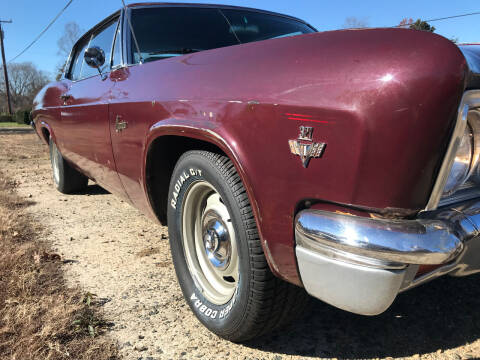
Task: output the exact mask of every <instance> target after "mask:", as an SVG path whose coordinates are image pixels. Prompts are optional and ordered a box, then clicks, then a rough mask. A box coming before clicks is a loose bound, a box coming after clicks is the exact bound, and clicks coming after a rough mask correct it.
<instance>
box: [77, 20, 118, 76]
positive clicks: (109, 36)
mask: <svg viewBox="0 0 480 360" xmlns="http://www.w3.org/2000/svg"><path fill="white" fill-rule="evenodd" d="M117 22H118V19H116V20H114V21H113V22H110V23H108V24H107V25H106V26H104V27H103V28H101V29H100V30H98V31H96V32H95V33H93V35H91V36H88V37H86V38H84V40H82V41H81V42H79V43H78V44H77V47H76V49H77V50H76V51H75V55H74V57H73V61H72V67H71V69H70V76H69V78H70V80H81V79H85V78H87V77H91V76H95V75H98V70H97V69H95V68H92V67H90V66H88V65H87V64H86V63H85V60H84V57H83V54H84V53H85V50H86V49H87V48H89V47H92V46H98V47H100V48H101V49H102V50H103V51H104V53H105V64H104V65H103V67H102V72H104V71H109V70H110V59H111V53H112V46H113V38H114V34H115V31H116V30H117Z"/></svg>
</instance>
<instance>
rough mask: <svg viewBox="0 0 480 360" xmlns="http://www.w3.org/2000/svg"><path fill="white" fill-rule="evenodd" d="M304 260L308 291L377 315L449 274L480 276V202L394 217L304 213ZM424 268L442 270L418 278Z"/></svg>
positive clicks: (299, 226)
mask: <svg viewBox="0 0 480 360" xmlns="http://www.w3.org/2000/svg"><path fill="white" fill-rule="evenodd" d="M295 238H296V255H297V262H298V267H299V270H300V276H301V278H302V282H303V284H304V286H305V289H306V290H307V292H308V293H309V294H310V295H312V296H314V297H316V298H319V299H321V300H323V301H325V302H327V303H329V304H331V305H334V306H336V307H339V308H341V309H344V310H347V311H350V312H354V313H358V314H363V315H376V314H380V313H382V312H383V311H385V310H386V309H387V308H388V307H389V306H390V305H391V304H392V302H393V300H394V299H395V297H396V296H397V294H398V293H399V292H401V291H404V290H407V289H410V288H412V287H414V286H417V285H419V284H421V283H424V282H426V281H428V280H431V279H433V278H435V277H438V276H441V275H444V274H446V273H449V274H451V275H455V276H465V275H470V274H473V273H476V272H480V202H467V203H464V204H461V205H459V206H456V207H453V208H449V209H443V210H437V211H434V212H428V213H422V215H421V216H420V217H419V218H417V219H415V220H389V219H377V218H365V217H359V216H352V215H344V214H337V213H332V212H327V211H321V210H311V209H310V210H303V211H301V212H300V213H299V214H298V215H297V217H296V221H295ZM419 265H440V266H439V267H437V268H436V269H435V270H433V271H431V272H429V273H427V274H424V275H422V276H420V277H416V274H417V271H418V268H419Z"/></svg>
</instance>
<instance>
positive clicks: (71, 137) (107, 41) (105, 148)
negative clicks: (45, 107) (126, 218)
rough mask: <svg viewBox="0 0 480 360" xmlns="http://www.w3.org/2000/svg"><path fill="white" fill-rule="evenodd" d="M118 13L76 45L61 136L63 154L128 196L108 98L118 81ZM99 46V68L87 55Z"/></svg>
mask: <svg viewBox="0 0 480 360" xmlns="http://www.w3.org/2000/svg"><path fill="white" fill-rule="evenodd" d="M118 19H119V18H118V16H117V17H115V18H113V19H110V20H108V21H106V22H104V23H103V24H102V25H100V26H98V27H97V28H95V29H94V30H93V31H92V32H90V33H88V34H87V35H86V36H84V37H83V38H82V39H81V40H80V41H79V42H78V43H77V45H76V48H75V52H74V55H73V57H72V61H71V66H70V71H69V73H68V74H67V77H68V78H69V79H68V80H67V81H69V88H68V90H67V91H66V92H65V93H64V94H63V95H62V96H63V99H64V103H63V106H62V108H61V123H62V124H61V136H60V144H58V145H59V148H60V151H61V152H62V154H63V155H64V156H65V157H66V158H67V159H69V160H70V161H72V162H73V163H74V164H75V165H77V166H78V167H79V168H80V169H81V170H82V171H83V172H84V173H85V174H87V175H88V176H89V177H90V178H92V179H93V180H95V181H96V182H97V183H99V184H100V185H102V186H103V187H105V188H106V189H108V190H109V191H111V192H113V193H116V194H117V195H121V196H122V195H123V196H124V197H125V191H124V189H123V186H122V184H121V182H120V179H119V177H118V174H117V172H116V167H115V161H114V158H113V152H112V142H111V136H110V128H109V115H108V114H109V102H110V98H111V94H112V88H113V87H114V86H115V82H114V81H112V79H111V77H110V65H111V60H110V59H111V53H112V46H113V40H114V35H115V33H116V30H117V27H118ZM93 46H97V47H100V48H101V49H102V50H103V52H104V53H105V63H104V64H103V66H102V67H101V71H102V75H100V74H99V71H98V69H96V68H92V67H90V66H88V65H87V64H86V62H85V59H84V56H83V55H84V52H85V50H86V49H87V48H89V47H93Z"/></svg>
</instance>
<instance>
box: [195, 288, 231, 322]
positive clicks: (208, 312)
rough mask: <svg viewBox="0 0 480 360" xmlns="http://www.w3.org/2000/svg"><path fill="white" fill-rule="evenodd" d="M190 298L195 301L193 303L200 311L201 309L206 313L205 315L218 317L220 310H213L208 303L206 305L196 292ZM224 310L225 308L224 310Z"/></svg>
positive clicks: (213, 317)
mask: <svg viewBox="0 0 480 360" xmlns="http://www.w3.org/2000/svg"><path fill="white" fill-rule="evenodd" d="M190 300H192V301H193V305H194V306H195V307H196V308H197V309H198V311H200V312H201V313H202V314H204V315H205V316H208V317H210V318H212V319H216V318H217V314H218V311H217V310H213V309H210V308H209V307H208V306H207V305H205V304H204V303H202V302H201V301H200V299H199V298H198V297H197V295H195V293H193V294H192V296H191V297H190ZM222 311H223V310H222Z"/></svg>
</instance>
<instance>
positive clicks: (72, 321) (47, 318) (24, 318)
mask: <svg viewBox="0 0 480 360" xmlns="http://www.w3.org/2000/svg"><path fill="white" fill-rule="evenodd" d="M14 186H15V184H14V182H12V181H9V180H8V179H6V178H5V176H4V175H3V174H2V173H0V358H1V359H25V360H28V359H49V360H60V359H62V360H63V359H75V360H77V359H78V360H93V359H95V360H97V359H100V360H107V359H109V360H112V359H117V358H118V350H117V346H116V344H115V343H114V342H113V341H112V340H110V339H109V338H107V337H105V336H101V335H102V334H104V332H105V329H106V327H107V323H106V322H105V320H103V318H102V314H101V312H100V309H99V305H98V304H97V303H96V301H95V296H94V295H93V294H83V293H82V292H81V290H80V289H78V288H68V287H67V285H66V283H65V279H64V277H63V273H62V268H61V265H62V261H61V257H60V256H59V255H58V254H56V253H54V252H53V251H52V249H51V247H50V245H49V244H48V243H46V242H43V241H41V240H39V234H41V232H42V229H41V227H40V225H39V224H38V223H37V222H35V221H33V220H32V218H31V217H30V215H29V213H28V212H27V207H28V205H29V204H28V202H26V201H24V200H23V199H22V198H20V197H19V196H17V195H16V193H15V190H14Z"/></svg>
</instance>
